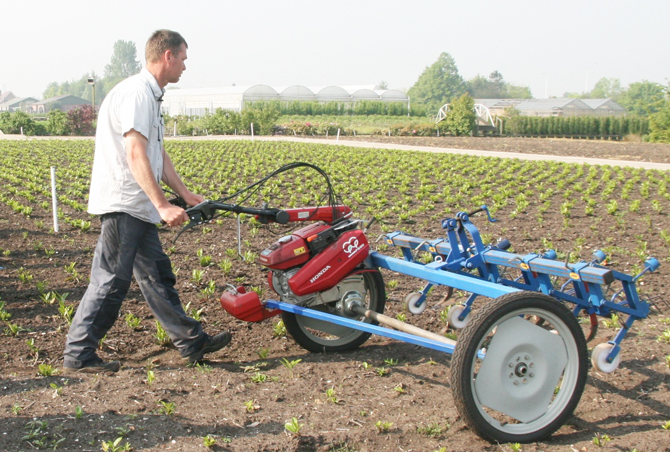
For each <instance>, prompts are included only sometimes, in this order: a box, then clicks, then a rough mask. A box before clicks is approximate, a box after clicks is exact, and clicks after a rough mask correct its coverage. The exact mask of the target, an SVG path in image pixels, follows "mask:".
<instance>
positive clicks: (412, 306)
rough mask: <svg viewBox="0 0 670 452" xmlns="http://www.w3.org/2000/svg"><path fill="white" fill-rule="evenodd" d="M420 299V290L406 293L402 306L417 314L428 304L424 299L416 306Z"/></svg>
mask: <svg viewBox="0 0 670 452" xmlns="http://www.w3.org/2000/svg"><path fill="white" fill-rule="evenodd" d="M420 299H421V292H412V293H411V294H409V295H407V297H405V303H403V306H404V307H405V309H406V310H407V311H409V312H410V313H411V314H414V315H419V314H421V313H422V312H423V311H425V310H426V306H428V303H426V300H423V303H421V304H420V305H418V306H417V303H418V302H419V300H420Z"/></svg>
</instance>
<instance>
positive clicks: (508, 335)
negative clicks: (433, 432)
mask: <svg viewBox="0 0 670 452" xmlns="http://www.w3.org/2000/svg"><path fill="white" fill-rule="evenodd" d="M538 319H542V320H543V322H542V323H540V324H537V322H536V321H537V320H538ZM459 339H460V340H459V341H458V344H457V346H456V350H455V352H454V356H453V359H452V373H451V384H452V388H453V393H454V400H455V402H456V407H457V408H458V410H459V412H460V414H461V416H462V417H463V419H464V420H465V422H466V423H467V424H468V425H469V426H470V427H471V428H472V429H473V430H474V431H475V432H476V433H477V434H478V435H479V436H481V437H482V438H484V439H486V440H488V441H491V442H498V443H517V442H518V443H524V442H533V441H539V440H541V439H543V438H545V437H547V436H549V435H551V434H552V433H553V432H555V431H556V430H557V429H559V428H560V427H561V426H562V425H563V424H564V423H565V421H566V420H567V418H568V417H569V416H570V415H571V414H572V412H573V411H574V409H575V407H576V406H577V404H578V403H579V399H580V397H581V395H582V392H583V390H584V385H585V384H586V375H587V370H588V352H587V349H586V341H585V340H584V334H583V333H582V330H581V328H580V326H579V324H578V323H577V320H576V319H575V317H574V316H573V315H572V313H571V312H570V311H569V310H568V309H567V308H565V307H564V306H563V305H561V304H560V303H557V302H556V300H554V299H552V298H550V297H548V296H546V295H543V294H539V293H535V292H515V293H512V294H508V295H504V296H502V297H499V298H496V299H494V300H493V301H492V302H491V303H488V304H486V305H482V306H481V308H480V309H479V310H478V311H477V312H476V313H475V314H474V315H473V318H472V320H471V321H470V323H469V324H468V325H467V326H466V327H465V328H464V329H463V331H462V332H461V334H460V338H459Z"/></svg>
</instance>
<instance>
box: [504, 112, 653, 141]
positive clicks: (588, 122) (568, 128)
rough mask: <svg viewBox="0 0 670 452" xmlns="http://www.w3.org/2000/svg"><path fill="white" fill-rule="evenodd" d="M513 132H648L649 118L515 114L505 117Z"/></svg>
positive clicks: (643, 133)
mask: <svg viewBox="0 0 670 452" xmlns="http://www.w3.org/2000/svg"><path fill="white" fill-rule="evenodd" d="M504 132H505V134H509V135H532V136H540V135H550V136H601V137H606V136H618V137H623V136H626V135H629V134H636V135H646V134H647V133H649V121H648V120H647V119H646V118H641V117H635V116H633V117H622V116H619V117H609V116H599V117H597V116H570V117H550V118H538V117H532V116H515V117H512V118H508V119H505V120H504Z"/></svg>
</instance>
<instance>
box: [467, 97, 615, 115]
mask: <svg viewBox="0 0 670 452" xmlns="http://www.w3.org/2000/svg"><path fill="white" fill-rule="evenodd" d="M475 103H476V104H481V105H484V106H485V107H486V108H488V109H489V110H490V112H491V114H493V115H497V116H501V115H504V114H505V109H507V108H510V107H514V108H516V109H517V110H518V111H519V112H520V113H521V115H522V116H539V117H549V116H623V115H625V114H626V110H625V109H624V108H623V107H622V106H621V105H619V104H617V103H616V102H614V101H613V100H612V99H572V98H550V99H475Z"/></svg>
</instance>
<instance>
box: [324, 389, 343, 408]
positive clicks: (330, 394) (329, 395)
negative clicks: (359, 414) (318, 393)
mask: <svg viewBox="0 0 670 452" xmlns="http://www.w3.org/2000/svg"><path fill="white" fill-rule="evenodd" d="M326 400H327V401H329V402H331V403H334V404H338V403H340V400H339V399H338V398H337V395H336V393H335V388H328V389H326Z"/></svg>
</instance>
